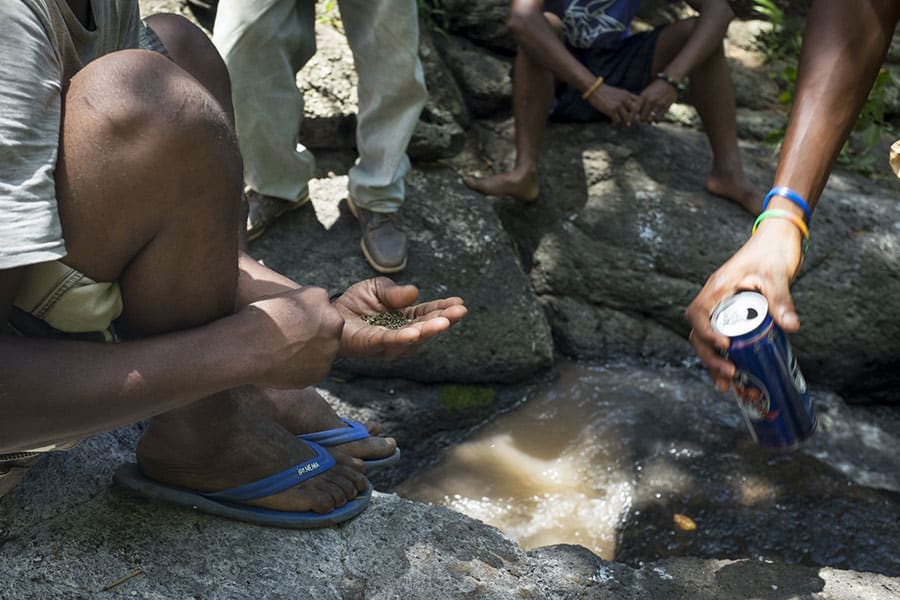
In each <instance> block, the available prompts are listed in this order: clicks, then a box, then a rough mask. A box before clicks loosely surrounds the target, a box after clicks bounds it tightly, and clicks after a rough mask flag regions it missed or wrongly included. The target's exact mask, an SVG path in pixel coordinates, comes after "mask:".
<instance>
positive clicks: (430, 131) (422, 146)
mask: <svg viewBox="0 0 900 600" xmlns="http://www.w3.org/2000/svg"><path fill="white" fill-rule="evenodd" d="M419 57H420V60H421V61H422V69H423V70H424V71H425V84H426V85H427V86H428V100H427V101H426V102H425V107H424V108H423V109H422V116H421V117H420V118H419V122H418V124H417V125H416V129H415V131H414V132H413V136H412V139H411V140H410V142H409V155H410V157H411V158H412V159H413V160H420V161H434V160H438V159H441V158H447V157H451V156H455V155H456V154H457V153H458V152H459V151H460V149H461V148H462V146H463V145H464V143H465V137H466V133H465V130H466V128H467V127H468V126H469V122H470V118H469V112H468V109H467V108H466V102H465V100H464V98H463V94H462V91H461V90H460V89H459V86H458V85H457V83H456V80H455V79H454V78H453V74H452V73H451V71H450V69H449V68H448V67H447V65H446V64H445V62H444V60H443V58H442V56H441V53H440V52H439V51H438V49H437V47H436V45H435V40H434V36H433V35H432V34H431V33H430V32H429V31H427V30H426V31H423V32H422V34H421V41H420V43H419Z"/></svg>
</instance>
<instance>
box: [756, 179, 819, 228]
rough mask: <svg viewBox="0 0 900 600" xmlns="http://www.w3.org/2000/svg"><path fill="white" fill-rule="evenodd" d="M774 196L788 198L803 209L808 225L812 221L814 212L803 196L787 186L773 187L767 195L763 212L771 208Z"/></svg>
mask: <svg viewBox="0 0 900 600" xmlns="http://www.w3.org/2000/svg"><path fill="white" fill-rule="evenodd" d="M772 196H781V197H782V198H787V199H788V200H790V201H791V202H793V203H794V204H796V205H797V206H799V207H800V208H802V209H803V214H805V215H806V222H807V223H809V222H810V221H811V220H812V210H810V208H809V204H807V203H806V200H804V199H803V196H801V195H800V194H798V193H797V192H795V191H794V190H792V189H791V188H789V187H786V186H780V187H773V188H772V189H771V190H769V193H768V194H766V199H765V200H763V205H762V209H763V212H765V210H766V207H767V206H769V200H771V199H772Z"/></svg>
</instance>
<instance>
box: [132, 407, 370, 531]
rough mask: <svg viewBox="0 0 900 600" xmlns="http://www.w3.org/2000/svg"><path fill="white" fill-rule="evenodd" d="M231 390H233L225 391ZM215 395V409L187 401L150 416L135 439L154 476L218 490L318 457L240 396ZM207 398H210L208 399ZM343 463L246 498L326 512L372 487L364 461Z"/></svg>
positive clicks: (267, 504) (281, 507) (142, 461)
mask: <svg viewBox="0 0 900 600" xmlns="http://www.w3.org/2000/svg"><path fill="white" fill-rule="evenodd" d="M226 394H227V393H226ZM226 394H219V395H217V396H215V397H214V399H215V406H214V407H213V408H214V410H210V407H209V405H208V404H207V407H205V408H203V407H201V408H199V409H193V408H192V407H189V408H188V409H184V410H182V411H178V413H177V414H178V415H179V416H173V415H174V413H169V414H168V415H165V416H164V417H163V418H157V419H154V420H153V421H151V423H150V426H149V427H148V429H147V431H146V432H145V433H144V435H143V436H142V437H141V439H140V441H139V442H138V446H137V457H138V463H139V464H140V467H141V471H142V472H143V473H144V474H145V475H146V476H147V477H149V478H151V479H155V480H156V481H159V482H162V483H166V484H169V485H175V486H179V487H185V488H189V489H196V490H200V491H204V492H214V491H221V490H225V489H229V488H232V487H236V486H239V485H243V484H246V483H249V482H252V481H257V480H259V479H262V478H264V477H267V476H269V475H272V474H274V473H277V472H279V471H282V470H285V469H288V468H290V467H292V466H293V465H297V464H301V463H303V462H305V461H307V460H309V459H311V458H313V457H315V452H314V451H313V449H312V448H310V447H309V446H308V445H307V444H306V443H304V442H302V441H301V440H299V439H297V437H296V436H295V435H294V434H292V433H291V432H289V431H287V430H286V429H284V428H283V427H281V425H279V424H277V423H275V422H273V421H271V420H269V419H267V418H265V417H262V416H260V415H259V414H258V413H256V412H255V411H252V410H247V408H246V407H245V406H244V405H243V403H241V402H236V401H233V400H232V399H229V398H226V397H224V396H226ZM203 402H208V400H205V401H203ZM335 460H336V461H337V464H336V465H335V466H334V467H333V468H331V469H329V470H328V471H325V472H323V473H320V474H318V475H316V476H314V477H312V478H310V479H308V480H306V481H304V482H302V483H300V484H298V485H296V486H295V487H292V488H290V489H288V490H285V491H283V492H279V493H277V494H273V495H271V496H267V497H265V498H260V499H258V500H252V501H247V502H246V503H247V504H252V505H255V506H262V507H264V508H270V509H273V510H281V511H297V512H299V511H314V512H317V513H327V512H330V511H331V510H333V509H335V508H337V507H340V506H343V505H344V504H346V503H347V502H348V501H350V500H351V499H353V498H354V497H355V496H356V495H357V494H358V493H359V492H362V491H364V490H365V489H367V487H368V482H367V480H366V478H365V477H364V476H363V475H362V473H361V472H360V471H359V470H358V469H359V468H361V463H360V461H358V460H356V459H353V458H350V457H348V456H343V455H337V456H335Z"/></svg>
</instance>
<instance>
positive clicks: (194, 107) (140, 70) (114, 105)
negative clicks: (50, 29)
mask: <svg viewBox="0 0 900 600" xmlns="http://www.w3.org/2000/svg"><path fill="white" fill-rule="evenodd" d="M63 110H64V113H63V114H64V118H70V117H73V118H80V119H89V120H90V124H91V125H92V126H93V127H94V128H97V130H96V133H97V134H98V135H104V134H105V135H108V136H110V137H111V138H113V139H121V138H129V137H134V136H141V137H145V132H146V130H147V129H151V130H155V131H171V130H173V128H174V129H181V130H182V131H183V132H184V133H188V132H190V133H199V131H196V130H198V129H199V130H202V129H204V128H210V129H211V130H213V131H215V132H216V135H220V134H221V132H220V131H219V130H222V129H224V130H230V129H231V126H230V124H229V120H228V118H227V116H226V114H225V112H224V111H223V110H222V108H221V107H220V106H219V104H218V102H216V100H215V98H213V96H212V95H211V93H210V92H209V91H208V90H207V89H206V88H204V87H203V86H202V85H201V84H200V83H199V82H198V81H197V80H196V79H195V78H194V77H192V76H191V75H189V74H188V73H187V72H186V71H184V70H183V69H181V68H180V67H179V66H178V65H176V64H175V63H173V62H172V61H171V60H169V59H168V58H166V57H165V56H163V55H161V54H159V53H157V52H152V51H149V50H121V51H119V52H113V53H111V54H107V55H105V56H103V57H101V58H98V59H97V60H95V61H93V62H91V63H90V64H89V65H88V66H86V67H85V68H84V69H82V70H81V71H80V72H79V73H78V74H76V75H75V76H74V77H73V78H72V79H71V81H70V82H69V85H68V88H67V90H66V92H65V96H64V100H63Z"/></svg>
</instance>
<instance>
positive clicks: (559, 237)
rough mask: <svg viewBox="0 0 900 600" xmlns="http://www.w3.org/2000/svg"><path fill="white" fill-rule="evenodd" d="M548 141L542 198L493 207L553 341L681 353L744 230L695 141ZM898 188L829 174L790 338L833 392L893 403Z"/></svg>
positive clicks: (492, 134) (567, 132)
mask: <svg viewBox="0 0 900 600" xmlns="http://www.w3.org/2000/svg"><path fill="white" fill-rule="evenodd" d="M478 131H479V132H481V135H482V138H483V144H482V147H484V148H485V150H486V151H487V152H488V153H489V154H490V156H491V158H492V159H493V161H494V164H495V165H496V168H497V169H498V170H499V169H504V168H508V167H509V165H510V164H511V160H512V157H513V156H514V149H513V147H512V146H511V140H512V132H511V130H510V126H509V124H508V123H504V124H501V125H500V126H496V127H493V128H487V127H485V128H479V129H478ZM546 139H547V145H546V148H545V150H544V152H543V154H542V161H543V162H542V165H541V166H542V173H543V174H544V178H543V192H542V198H541V200H540V201H539V202H538V203H536V204H535V205H534V206H528V207H522V206H521V205H520V204H519V203H515V202H511V201H502V202H500V203H499V204H498V208H499V211H500V214H501V217H502V219H503V222H504V225H505V227H506V228H507V230H508V231H509V232H510V234H511V235H512V237H513V238H514V239H515V240H516V244H517V247H518V248H519V250H520V252H521V256H522V261H523V264H524V265H525V266H526V269H529V271H530V273H531V280H532V283H533V285H534V288H535V290H536V292H537V293H538V295H539V297H540V298H541V302H542V303H543V305H544V306H545V307H546V308H547V309H548V314H549V318H550V323H551V327H552V328H553V335H554V338H555V340H556V342H557V344H558V346H559V347H560V348H561V349H562V350H564V351H565V352H567V353H570V354H572V355H574V356H577V357H581V358H596V359H608V358H615V357H617V356H619V355H621V354H622V353H628V354H632V355H635V354H636V355H641V356H647V357H653V358H661V359H665V360H672V361H681V360H685V359H689V358H690V357H692V355H693V352H692V350H691V348H690V346H689V345H688V344H687V342H686V341H685V339H686V335H687V333H688V327H687V324H686V322H685V320H684V318H683V311H684V309H685V307H686V306H687V305H688V304H689V303H690V301H691V300H692V299H693V297H694V296H695V295H696V293H697V292H698V291H699V289H700V286H701V284H702V283H703V282H704V281H705V280H706V278H707V277H708V276H709V274H710V273H712V271H713V270H715V269H716V268H717V267H718V266H719V265H721V264H722V263H723V262H724V261H725V260H726V259H727V258H728V257H729V256H730V255H731V254H732V253H733V252H734V251H735V250H736V249H737V248H739V247H740V245H741V244H742V243H743V241H744V240H745V239H746V238H747V236H748V234H749V230H750V227H751V225H752V217H751V216H750V215H749V214H747V213H745V212H744V211H743V210H742V209H740V208H739V207H738V206H737V205H735V204H733V203H731V202H728V201H725V200H723V199H720V198H716V197H713V196H711V195H709V194H708V193H706V192H705V191H704V182H705V178H706V175H707V173H708V170H709V168H710V164H711V157H710V153H709V149H708V144H707V141H706V139H705V136H703V134H701V133H699V132H696V131H692V130H689V129H686V128H680V127H673V126H669V125H660V126H658V127H645V126H638V127H633V128H631V129H629V130H624V129H621V130H619V129H614V128H612V127H609V126H605V125H603V124H594V125H588V126H582V125H558V126H554V127H553V128H551V130H550V131H549V133H548V134H547V135H546ZM743 153H744V159H745V160H744V164H745V170H746V171H747V173H748V175H749V176H750V178H751V179H752V180H753V181H754V182H756V184H757V186H758V187H759V189H760V190H765V189H768V186H769V185H770V183H771V168H772V165H774V162H775V161H774V158H772V157H771V156H770V155H768V154H767V152H766V151H765V150H763V149H761V148H754V147H751V146H745V147H744V148H743ZM896 188H897V184H896V182H892V181H890V180H879V181H878V182H873V181H871V180H869V179H866V178H863V177H860V176H858V175H854V174H852V173H849V172H845V171H842V170H840V169H838V170H836V171H835V173H834V174H833V175H832V177H831V181H830V183H829V186H828V188H827V189H826V191H825V193H824V195H823V198H822V201H821V203H820V206H819V208H818V210H817V211H816V215H815V218H814V219H813V243H812V247H811V250H810V253H809V256H808V257H807V259H806V263H805V265H804V267H803V269H802V271H801V273H800V276H799V278H798V280H797V281H796V283H795V285H794V289H793V293H794V299H795V302H796V304H797V306H798V310H799V312H800V317H801V319H802V321H803V327H802V329H801V331H800V332H799V333H798V334H797V335H795V336H794V337H793V343H794V346H795V348H796V350H797V353H798V356H799V357H800V360H801V364H802V368H803V371H804V373H805V374H806V375H807V378H808V379H810V380H811V381H812V382H813V383H815V384H818V385H823V386H827V387H831V388H833V389H835V390H837V391H838V392H839V393H841V394H842V395H847V396H851V397H857V396H869V397H877V398H884V399H888V400H892V399H895V394H893V393H892V392H891V390H892V389H896V385H897V383H898V379H897V378H898V375H897V370H896V368H895V366H896V364H897V356H900V331H898V328H900V320H898V319H897V318H896V315H897V314H898V313H900V302H898V301H897V298H898V297H900V250H898V248H900V239H898V227H900V226H898V223H900V206H898V204H897V202H896V200H895V197H896V196H895V193H896V192H895V191H893V190H895V189H896ZM651 332H652V333H651ZM661 340H666V341H664V342H662V343H661ZM671 341H674V342H675V343H669V342H671Z"/></svg>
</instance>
